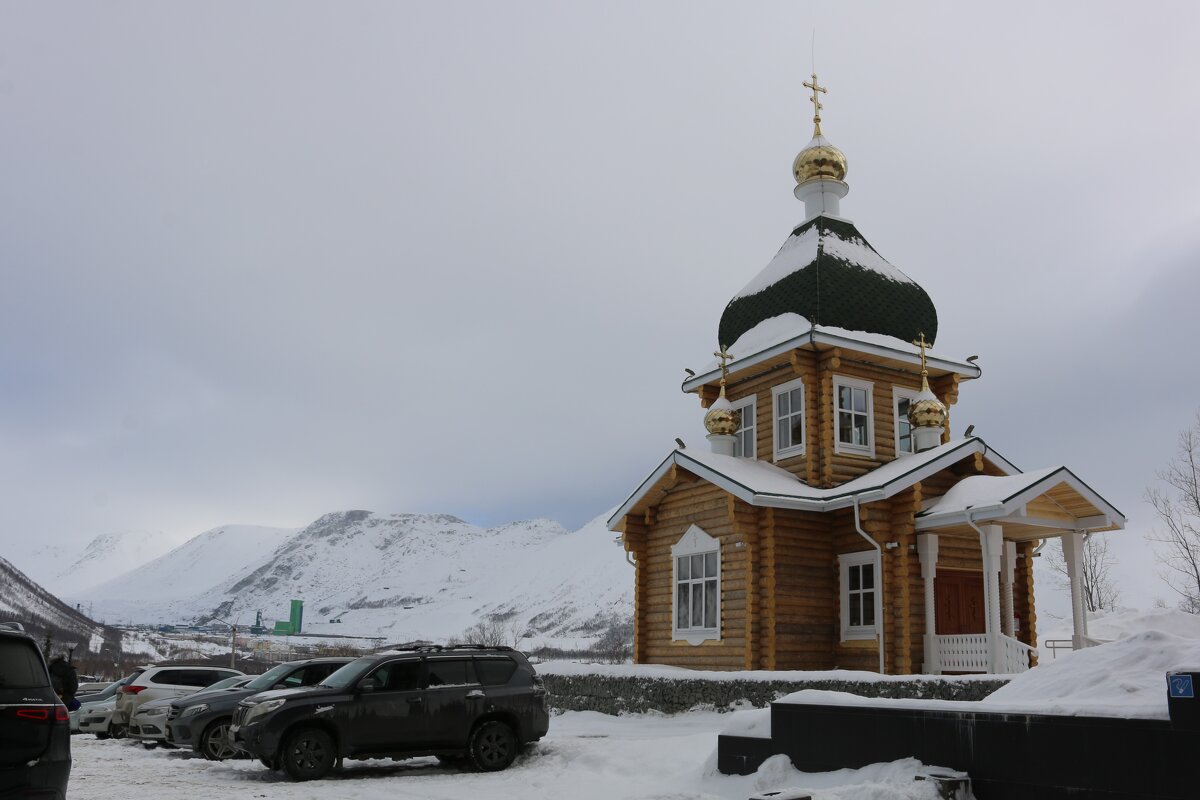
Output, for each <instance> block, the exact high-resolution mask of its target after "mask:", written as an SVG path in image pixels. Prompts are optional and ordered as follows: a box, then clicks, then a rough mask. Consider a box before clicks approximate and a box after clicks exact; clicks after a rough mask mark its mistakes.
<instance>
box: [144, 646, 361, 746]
mask: <svg viewBox="0 0 1200 800" xmlns="http://www.w3.org/2000/svg"><path fill="white" fill-rule="evenodd" d="M351 660H352V659H349V658H309V659H305V660H303V661H289V662H287V663H285V664H276V665H275V666H274V667H272V668H271V669H269V670H267V671H266V672H264V673H263V674H262V675H259V676H258V677H257V678H255V679H254V680H252V681H250V682H249V683H247V684H246V685H245V686H240V687H238V688H236V689H217V690H216V691H205V692H200V693H199V694H194V695H192V696H190V697H182V698H180V699H178V700H172V701H171V710H170V711H168V712H167V727H166V735H167V741H168V742H170V743H171V744H177V745H191V747H192V749H193V750H195V751H196V752H197V753H200V754H201V755H202V756H204V757H205V758H207V759H209V760H210V761H223V760H224V759H226V758H232V757H233V756H235V755H237V751H236V750H234V749H233V746H232V745H230V743H229V723H230V721H231V720H232V719H233V712H234V711H235V710H236V709H237V706H238V703H239V702H241V701H242V700H245V699H246V698H247V697H249V696H250V695H254V694H258V693H259V692H266V691H269V690H271V689H291V688H294V687H297V686H312V685H313V684H315V683H320V682H321V681H323V680H325V679H326V678H328V677H329V676H330V675H331V674H333V673H334V672H336V671H337V670H338V669H340V668H341V667H343V666H345V665H346V664H348V663H350V661H351Z"/></svg>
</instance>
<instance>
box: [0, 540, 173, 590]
mask: <svg viewBox="0 0 1200 800" xmlns="http://www.w3.org/2000/svg"><path fill="white" fill-rule="evenodd" d="M178 541H179V540H178V539H172V538H171V537H169V536H167V535H166V534H164V533H162V532H161V531H147V530H123V531H113V532H110V533H102V534H100V535H99V536H96V537H95V538H94V539H92V540H91V541H90V542H88V543H87V545H86V546H84V548H83V549H82V550H76V549H74V548H71V547H66V546H63V545H52V544H51V545H35V546H31V547H27V548H26V549H24V550H22V549H21V548H20V547H19V546H18V547H17V548H16V550H15V552H12V553H11V554H9V555H8V557H9V558H10V559H12V561H13V562H14V563H16V564H18V565H20V568H21V569H22V570H23V571H24V572H25V574H26V575H28V576H29V578H30V579H32V580H34V581H36V582H37V583H39V584H40V585H42V586H44V587H45V588H47V589H49V590H50V591H52V592H54V593H55V594H57V595H59V596H60V597H61V596H65V595H68V594H79V593H81V592H84V591H86V590H88V589H91V588H92V587H94V586H96V585H98V584H100V583H103V582H104V581H107V580H109V579H110V578H112V577H113V576H114V575H120V574H121V573H123V572H127V571H129V570H131V569H133V568H134V567H137V566H140V565H142V564H145V563H146V562H147V561H151V560H153V559H155V558H157V557H158V556H160V555H162V554H163V553H166V552H167V551H169V550H170V549H171V548H172V547H174V546H175V545H176V544H177V543H178Z"/></svg>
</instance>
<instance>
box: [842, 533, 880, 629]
mask: <svg viewBox="0 0 1200 800" xmlns="http://www.w3.org/2000/svg"><path fill="white" fill-rule="evenodd" d="M838 560H839V562H840V564H841V583H842V602H841V605H842V615H841V616H842V640H843V641H845V640H846V639H871V638H874V637H875V630H876V627H875V625H876V623H875V620H876V612H877V608H878V607H877V599H878V595H877V588H878V587H877V585H876V572H875V568H876V563H875V551H874V550H867V551H865V552H862V553H846V554H844V555H841V556H838Z"/></svg>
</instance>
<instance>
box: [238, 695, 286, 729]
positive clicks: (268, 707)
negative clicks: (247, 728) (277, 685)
mask: <svg viewBox="0 0 1200 800" xmlns="http://www.w3.org/2000/svg"><path fill="white" fill-rule="evenodd" d="M286 702H287V701H286V700H267V701H266V702H265V703H259V704H258V705H255V706H252V707H251V708H250V711H248V712H247V713H246V724H247V725H249V724H250V723H251V722H254V720H256V719H258V718H259V717H265V716H266V715H267V714H270V713H271V712H272V711H274V710H275V709H277V708H279V707H280V706H282V705H283V704H284V703H286Z"/></svg>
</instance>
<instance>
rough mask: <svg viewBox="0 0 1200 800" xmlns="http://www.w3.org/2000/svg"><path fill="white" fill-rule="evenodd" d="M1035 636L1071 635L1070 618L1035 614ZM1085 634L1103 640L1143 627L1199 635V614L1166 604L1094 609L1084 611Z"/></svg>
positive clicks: (1123, 636) (1199, 636) (1193, 637)
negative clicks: (1147, 608) (1160, 606)
mask: <svg viewBox="0 0 1200 800" xmlns="http://www.w3.org/2000/svg"><path fill="white" fill-rule="evenodd" d="M1038 623H1039V624H1038V628H1039V630H1038V638H1039V639H1040V640H1041V641H1043V642H1045V641H1049V640H1051V639H1070V638H1071V618H1070V617H1066V618H1065V619H1062V618H1058V617H1050V618H1048V619H1046V620H1043V619H1042V618H1041V617H1040V616H1039V618H1038ZM1087 625H1088V636H1090V637H1092V638H1093V639H1099V640H1101V641H1105V642H1111V641H1113V640H1114V639H1123V638H1125V637H1126V636H1132V635H1133V634H1136V633H1142V632H1143V631H1163V632H1164V633H1172V634H1174V635H1176V636H1182V637H1185V638H1188V639H1200V614H1188V613H1185V612H1183V611H1178V610H1176V609H1168V608H1155V609H1151V610H1149V611H1141V610H1138V609H1133V608H1122V609H1118V610H1117V611H1097V612H1095V613H1092V614H1088V623H1087Z"/></svg>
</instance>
